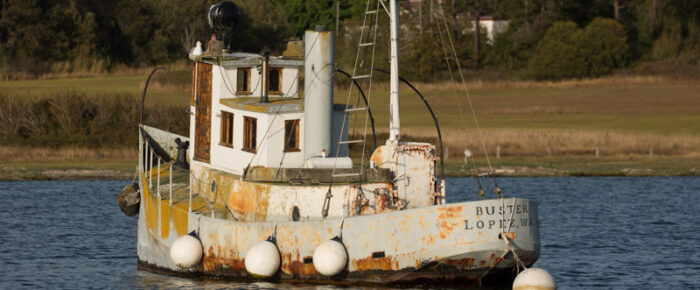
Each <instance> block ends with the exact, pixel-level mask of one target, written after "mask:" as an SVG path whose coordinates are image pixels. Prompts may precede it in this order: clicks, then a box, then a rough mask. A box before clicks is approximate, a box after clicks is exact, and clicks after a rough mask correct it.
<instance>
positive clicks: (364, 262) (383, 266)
mask: <svg viewBox="0 0 700 290" xmlns="http://www.w3.org/2000/svg"><path fill="white" fill-rule="evenodd" d="M352 266H353V267H354V268H355V269H357V270H358V271H368V270H397V269H398V268H399V262H398V261H395V260H393V259H392V258H391V257H390V256H387V257H382V258H372V257H371V256H370V257H367V258H362V259H353V260H352Z"/></svg>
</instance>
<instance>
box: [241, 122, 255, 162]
mask: <svg viewBox="0 0 700 290" xmlns="http://www.w3.org/2000/svg"><path fill="white" fill-rule="evenodd" d="M251 127H252V128H251ZM257 131H258V119H257V118H253V117H249V116H243V146H242V147H241V150H242V151H246V152H250V153H256V152H257V146H258V142H257V141H258V140H257V139H258V132H257ZM251 135H252V138H251ZM250 145H252V146H250Z"/></svg>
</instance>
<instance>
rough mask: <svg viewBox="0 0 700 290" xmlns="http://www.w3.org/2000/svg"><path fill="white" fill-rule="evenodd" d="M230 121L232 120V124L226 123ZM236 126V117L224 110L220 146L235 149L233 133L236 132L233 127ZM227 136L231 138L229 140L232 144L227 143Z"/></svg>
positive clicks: (222, 112)
mask: <svg viewBox="0 0 700 290" xmlns="http://www.w3.org/2000/svg"><path fill="white" fill-rule="evenodd" d="M229 117H230V118H229ZM229 119H230V120H231V122H230V123H229V122H226V121H227V120H229ZM234 124H235V115H234V114H233V113H231V112H227V111H224V110H222V111H221V127H220V128H219V129H220V134H219V146H224V147H229V148H233V132H234V129H233V128H234V127H233V126H234ZM227 129H228V130H227ZM227 131H228V132H227ZM226 133H228V134H226ZM227 135H228V137H229V138H228V139H230V142H226V141H227V140H226V139H227V138H226V137H227Z"/></svg>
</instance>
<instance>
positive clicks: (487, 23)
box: [465, 16, 510, 43]
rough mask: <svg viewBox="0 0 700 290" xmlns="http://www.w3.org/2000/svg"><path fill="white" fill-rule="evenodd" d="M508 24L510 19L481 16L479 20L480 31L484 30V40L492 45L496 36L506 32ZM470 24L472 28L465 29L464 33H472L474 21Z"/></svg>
mask: <svg viewBox="0 0 700 290" xmlns="http://www.w3.org/2000/svg"><path fill="white" fill-rule="evenodd" d="M508 23H510V18H508V17H492V16H483V17H481V18H479V26H481V29H484V30H486V38H487V39H488V42H489V43H493V40H494V38H496V36H497V35H499V34H501V33H503V32H505V31H506V30H508ZM471 24H472V25H471V27H472V28H469V29H467V30H466V31H465V32H472V31H474V28H473V27H474V25H476V21H474V20H472V21H471Z"/></svg>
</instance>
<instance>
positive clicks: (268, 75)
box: [267, 67, 282, 95]
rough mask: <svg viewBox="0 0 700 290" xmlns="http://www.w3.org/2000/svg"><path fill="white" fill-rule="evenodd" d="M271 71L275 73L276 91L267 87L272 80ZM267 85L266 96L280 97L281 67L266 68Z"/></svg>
mask: <svg viewBox="0 0 700 290" xmlns="http://www.w3.org/2000/svg"><path fill="white" fill-rule="evenodd" d="M272 71H276V72H277V90H276V91H274V90H272V88H270V87H269V85H270V83H271V82H270V80H271V79H272V78H270V75H271V73H272ZM267 84H268V90H267V92H268V94H270V95H282V68H281V67H271V68H268V72H267Z"/></svg>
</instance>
